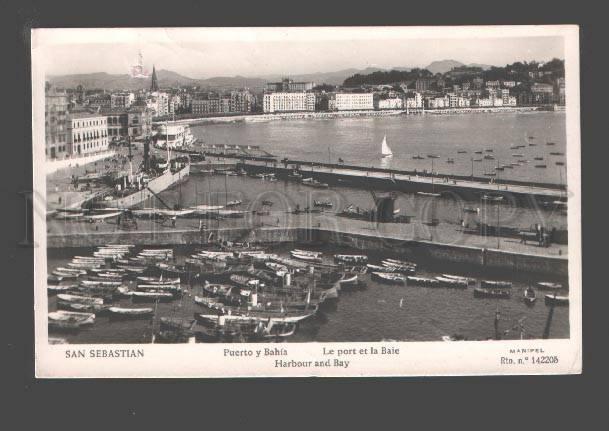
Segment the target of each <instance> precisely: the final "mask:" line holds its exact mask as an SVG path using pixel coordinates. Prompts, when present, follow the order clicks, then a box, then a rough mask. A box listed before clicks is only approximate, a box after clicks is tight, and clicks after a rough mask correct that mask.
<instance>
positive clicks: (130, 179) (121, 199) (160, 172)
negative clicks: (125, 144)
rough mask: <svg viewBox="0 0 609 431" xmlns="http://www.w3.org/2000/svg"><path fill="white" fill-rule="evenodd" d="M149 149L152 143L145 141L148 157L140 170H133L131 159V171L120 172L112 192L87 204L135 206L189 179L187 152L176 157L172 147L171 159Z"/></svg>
mask: <svg viewBox="0 0 609 431" xmlns="http://www.w3.org/2000/svg"><path fill="white" fill-rule="evenodd" d="M149 150H150V149H149V143H148V142H146V143H144V159H143V161H142V164H141V167H140V169H139V170H138V172H136V173H133V166H132V164H131V161H130V162H129V172H127V173H121V174H118V175H116V177H115V178H114V179H113V182H112V184H111V187H112V189H111V191H110V192H108V193H105V194H103V195H100V196H97V197H96V198H95V199H93V200H92V201H90V202H88V203H86V204H85V205H93V206H95V207H104V208H117V209H126V208H131V207H134V206H136V205H138V204H140V203H142V202H144V201H145V200H146V199H148V198H150V197H152V196H154V195H156V194H158V193H160V192H162V191H163V190H166V189H168V188H170V187H172V186H174V185H176V184H179V183H180V182H183V181H186V180H187V179H188V176H189V175H190V159H189V158H188V157H187V156H184V157H177V158H175V159H173V160H172V159H171V157H170V151H169V150H168V151H167V160H166V161H163V160H162V159H159V158H155V157H150V154H149V153H150V151H149ZM130 153H131V149H130ZM129 157H131V155H130V156H129Z"/></svg>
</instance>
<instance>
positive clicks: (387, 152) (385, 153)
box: [381, 135, 393, 158]
mask: <svg viewBox="0 0 609 431" xmlns="http://www.w3.org/2000/svg"><path fill="white" fill-rule="evenodd" d="M381 156H382V157H383V158H388V157H393V151H391V148H389V145H387V135H385V136H383V142H382V143H381Z"/></svg>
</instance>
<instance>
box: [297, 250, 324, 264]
mask: <svg viewBox="0 0 609 431" xmlns="http://www.w3.org/2000/svg"><path fill="white" fill-rule="evenodd" d="M290 255H291V256H292V257H293V258H294V259H298V260H304V261H307V262H321V257H319V256H315V255H311V254H309V253H307V254H303V253H299V252H296V251H293V250H292V251H291V252H290Z"/></svg>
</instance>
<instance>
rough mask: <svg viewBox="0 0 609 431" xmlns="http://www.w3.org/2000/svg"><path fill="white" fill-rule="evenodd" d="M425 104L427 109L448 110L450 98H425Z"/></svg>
mask: <svg viewBox="0 0 609 431" xmlns="http://www.w3.org/2000/svg"><path fill="white" fill-rule="evenodd" d="M425 104H426V107H427V108H428V109H443V108H449V107H450V98H449V97H448V96H443V97H427V98H425Z"/></svg>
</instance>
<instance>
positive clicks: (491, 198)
mask: <svg viewBox="0 0 609 431" xmlns="http://www.w3.org/2000/svg"><path fill="white" fill-rule="evenodd" d="M481 199H482V200H483V201H487V202H501V201H502V200H503V196H496V195H482V198H481Z"/></svg>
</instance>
